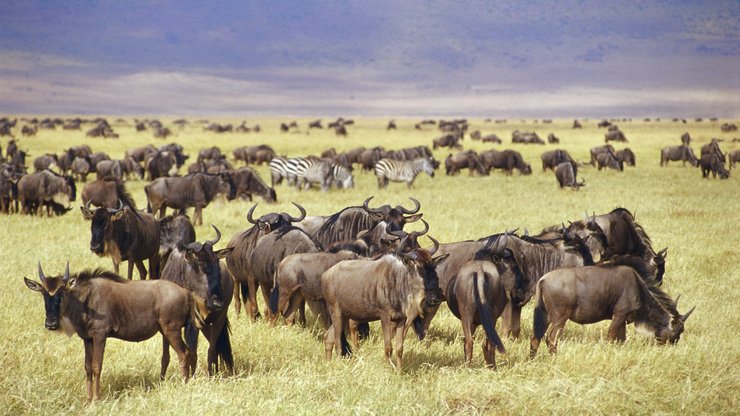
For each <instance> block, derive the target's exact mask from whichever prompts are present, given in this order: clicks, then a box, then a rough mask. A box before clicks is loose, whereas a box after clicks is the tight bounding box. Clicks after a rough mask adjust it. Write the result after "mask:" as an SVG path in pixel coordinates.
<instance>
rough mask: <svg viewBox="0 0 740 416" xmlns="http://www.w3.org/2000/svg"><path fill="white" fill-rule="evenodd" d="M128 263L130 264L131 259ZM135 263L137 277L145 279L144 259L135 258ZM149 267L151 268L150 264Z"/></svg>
mask: <svg viewBox="0 0 740 416" xmlns="http://www.w3.org/2000/svg"><path fill="white" fill-rule="evenodd" d="M128 264H131V260H129V262H128ZM135 264H136V270H138V271H139V279H140V280H146V268H145V267H144V261H143V260H137V261H136V262H135ZM149 267H150V268H151V266H149Z"/></svg>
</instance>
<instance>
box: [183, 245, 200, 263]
mask: <svg viewBox="0 0 740 416" xmlns="http://www.w3.org/2000/svg"><path fill="white" fill-rule="evenodd" d="M185 260H187V262H188V263H190V264H191V265H194V264H198V255H197V254H195V251H193V250H192V249H189V248H188V249H185Z"/></svg>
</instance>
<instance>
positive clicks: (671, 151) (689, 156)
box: [660, 144, 699, 167]
mask: <svg viewBox="0 0 740 416" xmlns="http://www.w3.org/2000/svg"><path fill="white" fill-rule="evenodd" d="M669 160H673V161H675V160H680V161H683V165H684V166H686V162H687V161H688V162H689V163H690V164H691V166H694V167H696V166H698V165H699V160H698V159H697V158H696V155H694V151H693V150H692V149H691V147H689V146H688V145H687V144H682V145H681V146H671V147H664V148H663V149H662V150H661V151H660V166H666V165H668V161H669Z"/></svg>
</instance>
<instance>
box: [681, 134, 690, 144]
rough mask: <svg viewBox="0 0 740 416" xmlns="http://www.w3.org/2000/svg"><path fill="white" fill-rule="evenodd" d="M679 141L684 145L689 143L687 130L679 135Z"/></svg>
mask: <svg viewBox="0 0 740 416" xmlns="http://www.w3.org/2000/svg"><path fill="white" fill-rule="evenodd" d="M681 143H682V144H685V145H686V146H688V145H690V144H691V135H689V133H688V132H686V133H684V134H682V135H681Z"/></svg>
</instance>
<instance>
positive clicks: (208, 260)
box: [185, 224, 234, 311]
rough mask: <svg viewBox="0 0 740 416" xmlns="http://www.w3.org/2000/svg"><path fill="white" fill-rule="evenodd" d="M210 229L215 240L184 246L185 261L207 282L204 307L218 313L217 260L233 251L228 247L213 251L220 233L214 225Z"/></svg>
mask: <svg viewBox="0 0 740 416" xmlns="http://www.w3.org/2000/svg"><path fill="white" fill-rule="evenodd" d="M211 227H213V229H214V230H216V238H214V239H213V240H207V241H206V242H205V243H203V244H201V243H198V242H193V243H190V244H188V245H187V246H185V259H186V260H187V262H188V264H189V265H190V267H192V268H193V270H195V271H196V272H197V273H202V274H203V275H205V277H206V281H207V282H208V296H207V297H206V306H207V307H208V309H209V310H211V311H219V310H221V309H222V308H223V293H221V267H220V263H219V259H223V258H225V257H226V256H227V255H229V254H230V253H231V252H232V251H233V250H234V248H233V247H229V248H225V249H222V250H217V251H213V246H214V245H216V243H218V241H219V240H220V239H221V232H220V231H219V230H218V228H216V226H215V225H213V224H211ZM227 296H228V294H227Z"/></svg>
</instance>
